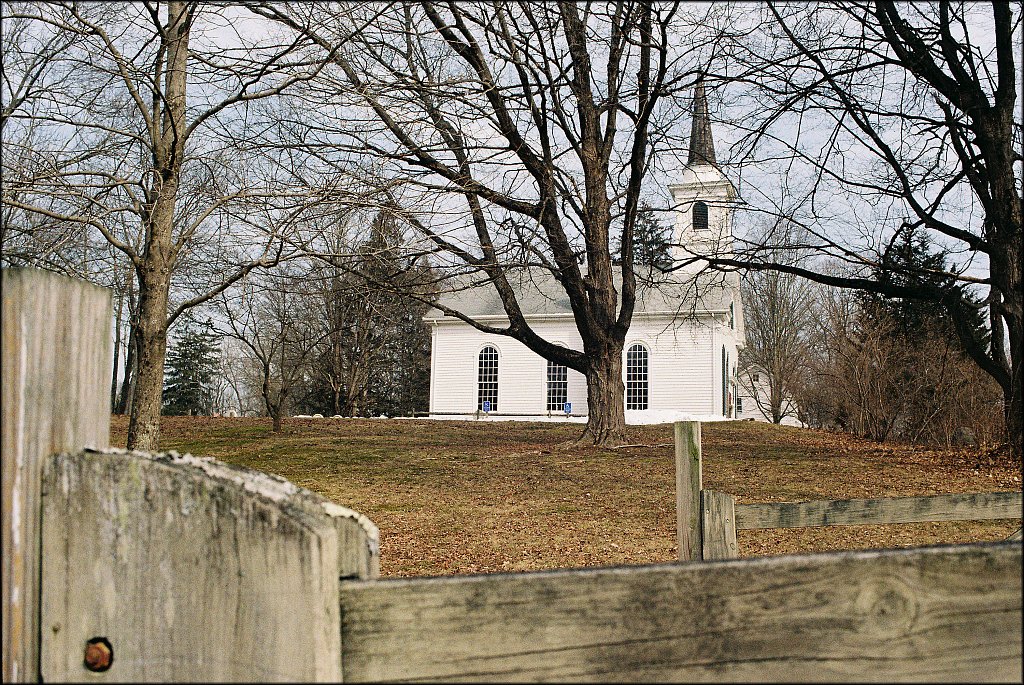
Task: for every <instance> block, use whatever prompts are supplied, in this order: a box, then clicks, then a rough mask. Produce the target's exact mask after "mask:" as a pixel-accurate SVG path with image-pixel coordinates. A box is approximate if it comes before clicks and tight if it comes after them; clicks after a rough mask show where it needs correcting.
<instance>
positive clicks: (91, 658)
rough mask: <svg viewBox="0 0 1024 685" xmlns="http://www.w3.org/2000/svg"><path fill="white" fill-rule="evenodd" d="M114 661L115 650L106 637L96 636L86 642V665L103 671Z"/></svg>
mask: <svg viewBox="0 0 1024 685" xmlns="http://www.w3.org/2000/svg"><path fill="white" fill-rule="evenodd" d="M113 662H114V650H113V649H112V648H111V647H110V642H109V641H108V640H107V638H105V637H94V638H92V639H90V640H89V641H88V642H86V643H85V667H86V668H87V669H89V670H90V671H93V672H95V673H102V672H103V671H105V670H107V669H108V668H110V664H112V663H113Z"/></svg>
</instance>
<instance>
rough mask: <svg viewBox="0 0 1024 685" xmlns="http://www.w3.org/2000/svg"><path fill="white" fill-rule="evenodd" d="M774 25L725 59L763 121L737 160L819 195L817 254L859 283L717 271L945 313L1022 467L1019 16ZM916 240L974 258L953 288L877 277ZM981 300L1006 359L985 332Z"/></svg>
mask: <svg viewBox="0 0 1024 685" xmlns="http://www.w3.org/2000/svg"><path fill="white" fill-rule="evenodd" d="M1015 8H1016V9H1017V10H1018V11H1016V12H1015ZM764 15H765V16H764V19H765V21H764V22H763V23H762V24H760V25H758V26H756V27H755V28H754V29H752V30H751V31H749V32H747V33H746V34H745V35H743V36H740V37H737V39H736V40H735V41H734V42H733V43H732V48H733V49H732V50H731V51H728V52H729V54H728V55H727V56H725V55H724V52H723V56H724V59H723V61H722V64H728V68H725V67H723V69H722V73H720V74H717V76H719V77H720V79H722V80H725V79H729V80H732V81H733V82H734V83H747V84H749V85H750V88H749V89H748V90H747V91H746V94H747V97H748V98H749V100H748V104H749V106H748V107H746V108H743V119H742V121H737V122H735V123H736V124H737V125H738V126H740V127H742V128H745V129H746V130H747V131H748V135H747V136H746V138H745V139H744V140H743V141H741V144H740V145H738V146H737V147H736V148H735V150H736V152H735V154H736V156H737V158H743V159H745V160H747V161H749V162H750V163H752V164H758V163H768V162H769V161H770V160H771V159H779V158H783V159H786V160H787V162H786V163H787V165H788V166H787V167H786V169H788V170H789V171H790V172H791V173H788V174H780V178H781V179H783V181H784V182H786V183H787V184H788V185H787V187H785V188H781V189H780V190H781V192H782V193H783V194H785V193H786V192H789V193H797V192H798V193H806V194H807V197H808V206H809V207H810V210H809V212H808V214H807V215H806V216H805V217H804V218H803V220H802V224H803V225H804V226H805V227H806V228H807V230H808V235H809V236H810V240H808V241H806V242H805V243H803V245H802V247H804V248H808V249H813V250H814V251H816V252H817V253H819V254H824V255H829V256H831V257H833V258H834V259H835V260H836V261H839V262H841V263H843V264H845V265H846V267H847V268H846V269H844V271H843V273H841V274H839V273H834V272H831V273H830V272H827V271H824V270H822V269H817V268H814V267H813V266H807V265H793V264H785V263H779V262H777V261H774V260H773V259H772V258H771V255H770V254H764V253H763V250H762V249H761V248H763V244H762V243H760V242H757V241H753V242H751V243H750V244H749V245H748V248H749V249H748V250H746V251H744V252H741V253H739V254H738V255H737V256H736V257H735V258H724V259H723V258H721V256H716V255H707V256H708V258H709V261H710V263H712V264H714V265H716V266H719V267H726V268H736V267H747V268H754V269H775V270H779V271H782V272H785V273H790V274H796V275H800V276H803V277H806V278H809V279H812V280H815V281H818V282H821V283H826V284H830V285H835V286H840V287H844V288H854V289H860V290H864V291H868V292H874V293H879V294H883V295H887V296H891V297H900V298H913V299H919V300H926V301H932V302H936V303H940V304H941V305H942V306H943V307H945V308H946V310H947V311H948V312H949V314H950V316H951V318H952V320H953V321H954V322H956V324H957V332H958V334H959V336H960V339H961V344H962V346H963V349H965V350H966V351H967V353H968V354H969V355H970V357H971V358H972V359H973V360H974V361H975V363H977V364H978V366H979V367H980V368H981V369H983V370H984V371H985V372H986V373H988V374H989V375H990V376H991V377H992V378H993V379H995V381H996V382H997V383H998V384H999V385H1000V387H1001V388H1002V392H1003V398H1004V415H1005V421H1006V427H1007V436H1008V438H1009V445H1010V449H1011V450H1012V452H1013V453H1015V454H1017V455H1019V453H1020V449H1021V441H1022V421H1024V419H1022V416H1024V404H1022V383H1024V379H1022V368H1024V367H1022V363H1024V301H1022V283H1021V262H1022V258H1024V254H1022V209H1021V203H1022V199H1021V197H1022V183H1024V180H1022V179H1024V173H1022V171H1021V169H1022V167H1021V162H1022V147H1024V146H1022V123H1021V109H1020V105H1019V102H1018V93H1017V89H1018V87H1019V86H1018V84H1019V78H1020V76H1019V73H1020V72H1019V64H1018V63H1017V62H1016V61H1015V60H1017V59H1019V56H1020V45H1021V13H1020V12H1019V5H1016V6H1015V5H1014V4H1013V3H1008V2H1000V1H996V2H992V3H988V4H981V3H954V2H949V1H946V0H943V1H940V2H935V3H924V4H897V3H895V2H890V1H888V0H864V1H857V2H834V3H814V4H793V5H775V4H771V5H769V6H767V7H766V8H765V9H764ZM755 23H756V22H755ZM734 87H735V89H736V92H739V91H740V90H741V88H740V87H739V86H734ZM758 190H759V189H757V188H753V189H751V190H750V192H748V195H747V198H746V199H747V200H748V202H752V204H760V205H761V207H762V208H765V209H767V210H769V211H770V210H771V206H770V205H771V203H770V202H769V201H768V200H769V199H770V197H769V195H770V193H765V195H764V196H763V197H761V198H755V197H754V196H755V195H756V194H757V192H758ZM775 199H778V198H777V197H776V198H775ZM782 214H783V215H785V213H784V212H783V213H782ZM915 230H922V231H927V232H929V233H930V234H931V235H932V236H933V237H934V238H935V242H937V243H938V244H941V245H943V246H944V247H947V248H948V249H950V251H951V252H952V253H953V254H955V255H959V256H960V257H959V259H960V261H959V264H957V265H954V267H953V268H951V269H950V271H949V273H948V274H947V275H948V276H950V280H949V281H948V283H947V285H946V286H945V287H941V288H940V287H936V286H935V283H938V282H945V281H939V280H932V281H927V280H924V279H921V278H917V276H920V275H921V274H900V273H895V274H892V275H893V276H894V277H893V278H889V279H887V280H885V281H882V280H880V279H878V278H877V277H875V273H877V272H874V271H873V270H874V269H875V268H876V267H877V266H878V265H879V264H880V263H881V261H882V260H881V256H882V255H884V254H885V252H886V250H887V248H888V246H890V245H891V244H893V243H894V242H896V241H898V240H899V239H900V238H901V236H903V235H905V234H907V233H908V232H910V231H915ZM979 272H980V273H979ZM903 275H906V276H910V277H911V278H908V279H902V278H900V276H903ZM979 289H980V290H982V291H985V293H984V294H985V297H984V303H985V304H986V305H987V308H988V317H989V326H990V329H991V343H988V342H987V341H986V340H983V339H980V338H979V337H978V335H977V329H976V328H975V327H973V326H971V325H970V322H971V321H972V320H973V318H974V314H975V312H977V304H976V303H975V301H974V299H973V297H972V295H973V294H974V292H976V291H977V290H979Z"/></svg>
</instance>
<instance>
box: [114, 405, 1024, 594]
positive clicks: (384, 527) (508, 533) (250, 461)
mask: <svg viewBox="0 0 1024 685" xmlns="http://www.w3.org/2000/svg"><path fill="white" fill-rule="evenodd" d="M126 430H127V420H126V419H125V418H124V417H116V416H115V417H114V418H113V426H112V435H111V443H112V444H113V445H120V446H123V445H124V443H125V435H126ZM580 431H581V426H580V425H578V424H577V425H568V424H555V423H526V422H475V421H458V422H457V421H429V420H400V419H390V420H374V419H290V420H286V421H285V427H284V430H283V431H282V432H281V433H279V434H274V433H273V432H272V431H271V423H270V420H269V419H256V418H208V417H164V419H163V424H162V439H161V449H165V450H177V451H179V452H190V453H192V454H194V455H197V456H209V457H216V458H218V459H221V460H223V461H226V462H230V463H232V464H238V465H242V466H248V467H250V468H255V469H259V470H261V471H267V472H270V473H275V474H278V475H280V476H283V477H284V478H287V479H288V480H290V481H292V482H293V483H296V484H297V485H301V486H303V487H305V488H308V489H310V490H313V491H315V492H318V493H320V494H322V495H324V496H326V497H327V498H329V499H331V500H333V501H335V502H338V503H339V504H343V505H345V506H347V507H350V508H352V509H355V510H357V511H359V512H361V513H363V514H366V515H367V516H369V517H370V519H371V520H373V521H374V522H375V523H376V524H377V525H378V526H379V527H380V533H381V574H382V575H384V576H414V575H446V574H458V573H487V572H496V571H526V570H536V569H550V568H572V567H582V566H604V565H615V564H647V563H655V562H665V561H672V560H674V559H675V558H676V545H675V493H674V490H675V475H674V474H675V466H674V459H673V447H672V426H671V425H670V424H663V425H657V426H637V427H633V428H632V431H633V442H636V443H638V444H640V445H641V446H637V447H625V448H619V449H597V448H593V447H581V446H579V445H576V444H574V443H573V442H572V441H573V440H574V439H575V438H576V436H577V435H578V434H579V433H580ZM703 446H704V487H706V488H709V489H713V490H719V491H721V492H727V493H730V494H732V495H735V496H736V497H737V501H739V502H768V501H787V500H802V499H844V498H857V497H894V496H905V495H932V494H941V493H957V492H988V491H996V490H1020V489H1021V480H1020V478H1021V470H1020V464H1019V463H1010V462H1008V461H1007V460H1006V459H1005V458H1001V457H994V456H991V455H989V454H987V453H985V452H980V451H978V450H928V449H923V448H917V447H901V446H890V445H880V444H878V443H874V442H870V441H867V440H860V439H857V438H851V437H849V436H846V435H842V434H837V433H829V432H823V431H813V430H806V429H798V428H788V427H783V426H771V425H766V424H761V423H754V422H722V423H706V424H704V426H703ZM1018 527H1020V521H1019V520H1015V521H976V522H950V523H921V524H904V525H898V526H896V525H894V526H837V527H831V528H807V529H786V530H767V531H740V532H739V546H740V555H741V556H755V555H768V554H785V553H791V552H809V551H822V550H832V549H863V548H878V547H905V546H916V545H929V544H938V543H951V542H967V541H980V540H999V539H1003V538H1005V537H1006V536H1007V535H1009V534H1010V533H1012V532H1013V531H1014V530H1016V529H1017V528H1018Z"/></svg>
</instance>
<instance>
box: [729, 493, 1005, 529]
mask: <svg viewBox="0 0 1024 685" xmlns="http://www.w3.org/2000/svg"><path fill="white" fill-rule="evenodd" d="M1020 516H1021V493H1019V492H981V493H967V494H957V495H934V496H930V497H892V498H882V499H849V500H818V501H813V502H769V503H763V504H737V505H736V529H737V530H755V529H762V528H809V527H815V526H858V525H862V524H867V523H919V522H924V521H974V520H983V519H1006V518H1020Z"/></svg>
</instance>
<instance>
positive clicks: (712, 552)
mask: <svg viewBox="0 0 1024 685" xmlns="http://www.w3.org/2000/svg"><path fill="white" fill-rule="evenodd" d="M700 436H701V432H700V424H699V423H697V422H694V421H683V422H679V423H677V424H676V425H675V439H676V516H677V519H676V523H677V526H676V529H677V531H678V533H677V535H678V539H679V558H680V560H682V561H688V560H696V559H704V560H711V559H734V558H736V557H738V556H739V549H738V545H737V542H736V531H737V530H759V529H765V528H811V527H820V526H860V525H865V524H892V523H921V522H926V521H979V520H988V519H1018V520H1019V519H1020V518H1021V509H1022V507H1021V504H1022V496H1021V493H1020V492H978V493H964V494H951V495H932V496H927V497H885V498H878V499H846V500H814V501H809V502H764V503H759V504H737V503H736V498H735V497H733V496H732V495H727V494H725V493H722V492H715V491H713V490H704V489H703V485H702V473H701V472H702V468H703V463H702V455H701V437H700ZM1015 535H1016V536H1017V537H1016V539H1020V538H1019V531H1018V534H1015ZM1011 539H1014V538H1013V536H1011Z"/></svg>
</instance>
